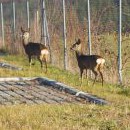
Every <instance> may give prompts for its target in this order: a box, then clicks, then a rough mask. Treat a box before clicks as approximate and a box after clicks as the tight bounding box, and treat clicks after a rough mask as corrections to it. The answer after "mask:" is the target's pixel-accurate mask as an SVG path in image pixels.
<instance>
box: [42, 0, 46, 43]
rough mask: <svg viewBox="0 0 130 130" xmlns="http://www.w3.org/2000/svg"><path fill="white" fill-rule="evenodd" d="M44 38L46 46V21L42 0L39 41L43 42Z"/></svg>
mask: <svg viewBox="0 0 130 130" xmlns="http://www.w3.org/2000/svg"><path fill="white" fill-rule="evenodd" d="M43 37H44V44H45V45H46V44H47V41H46V20H45V2H44V0H42V37H41V41H42V40H43Z"/></svg>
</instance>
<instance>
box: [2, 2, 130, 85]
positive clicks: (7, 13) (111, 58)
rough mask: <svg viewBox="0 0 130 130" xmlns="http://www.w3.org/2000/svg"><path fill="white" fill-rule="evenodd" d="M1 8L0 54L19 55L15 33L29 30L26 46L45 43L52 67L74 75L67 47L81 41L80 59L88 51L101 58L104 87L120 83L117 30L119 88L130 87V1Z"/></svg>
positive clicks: (73, 61) (10, 4)
mask: <svg viewBox="0 0 130 130" xmlns="http://www.w3.org/2000/svg"><path fill="white" fill-rule="evenodd" d="M43 2H44V5H43ZM63 2H65V5H64V4H63ZM120 2H121V3H120ZM0 3H1V13H0V18H1V19H0V30H1V31H0V48H1V49H2V48H4V49H7V50H8V51H9V52H10V53H12V54H23V53H24V50H23V47H22V44H21V40H20V33H21V32H20V28H21V27H23V28H25V29H27V28H30V30H31V39H30V40H31V41H35V42H42V43H44V44H45V42H46V44H47V45H48V46H49V47H50V49H51V63H52V64H53V65H56V66H58V67H60V68H61V67H62V68H66V69H67V70H70V71H71V72H74V73H77V72H78V67H77V61H76V58H75V55H74V53H73V52H71V51H70V49H69V48H70V46H71V45H72V44H73V43H74V42H75V39H78V38H80V39H81V41H82V43H83V51H84V53H85V54H89V53H90V49H91V53H92V54H98V55H101V56H103V57H104V58H105V59H106V66H105V68H104V76H105V81H107V82H109V83H118V81H119V66H118V62H119V50H118V49H119V25H121V32H120V33H121V35H120V36H121V39H120V40H121V45H122V46H121V65H122V67H121V68H120V69H121V70H120V71H121V72H122V77H123V84H127V85H128V84H129V85H130V53H129V51H130V42H129V40H130V36H129V33H130V24H129V23H130V17H129V16H130V1H129V0H107V1H105V0H82V1H81V0H37V1H36V0H12V1H10V0H0ZM88 3H89V6H88ZM120 4H121V5H122V6H121V5H120ZM88 7H89V8H88ZM120 7H121V9H122V11H121V18H122V19H121V24H119V23H120V22H119V20H120V19H119V18H120V17H119V16H120V15H119V12H120V10H119V9H120ZM89 9H90V10H89ZM88 11H90V12H88ZM89 14H90V16H89ZM88 16H89V17H88ZM88 18H90V21H89V19H88ZM89 22H90V23H89ZM88 25H91V26H88ZM89 27H90V28H89ZM88 34H89V36H90V34H91V36H90V37H89V36H88ZM90 42H91V46H90ZM65 44H66V46H65ZM90 47H91V48H90ZM64 53H66V54H64ZM66 62H67V63H66Z"/></svg>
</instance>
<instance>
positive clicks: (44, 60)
mask: <svg viewBox="0 0 130 130" xmlns="http://www.w3.org/2000/svg"><path fill="white" fill-rule="evenodd" d="M44 62H45V67H46V71H45V73H47V61H46V58H44Z"/></svg>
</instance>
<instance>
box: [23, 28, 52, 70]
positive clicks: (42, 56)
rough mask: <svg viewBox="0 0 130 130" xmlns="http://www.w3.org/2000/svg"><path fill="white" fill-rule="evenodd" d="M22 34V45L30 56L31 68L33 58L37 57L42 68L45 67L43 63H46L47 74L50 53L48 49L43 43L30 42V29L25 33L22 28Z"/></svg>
mask: <svg viewBox="0 0 130 130" xmlns="http://www.w3.org/2000/svg"><path fill="white" fill-rule="evenodd" d="M21 32H22V44H23V47H24V50H25V53H26V54H27V56H28V59H29V64H30V67H31V65H32V57H33V56H36V57H37V59H38V60H39V62H40V64H41V68H42V67H43V62H45V67H46V71H45V72H47V58H48V55H49V51H48V49H47V47H46V46H45V45H43V44H41V43H34V42H29V38H30V29H28V31H25V30H23V28H22V27H21Z"/></svg>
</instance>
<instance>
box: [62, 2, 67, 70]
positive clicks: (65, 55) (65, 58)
mask: <svg viewBox="0 0 130 130" xmlns="http://www.w3.org/2000/svg"><path fill="white" fill-rule="evenodd" d="M63 17H64V69H65V70H66V69H67V45H66V33H67V32H66V19H65V0H63Z"/></svg>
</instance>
